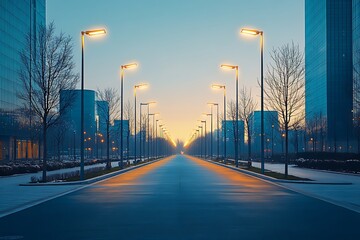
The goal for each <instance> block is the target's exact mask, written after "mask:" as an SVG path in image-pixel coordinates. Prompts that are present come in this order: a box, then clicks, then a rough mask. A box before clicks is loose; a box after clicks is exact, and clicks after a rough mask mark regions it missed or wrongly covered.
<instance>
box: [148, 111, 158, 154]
mask: <svg viewBox="0 0 360 240" xmlns="http://www.w3.org/2000/svg"><path fill="white" fill-rule="evenodd" d="M158 114H159V113H148V120H149V121H150V117H153V126H152V133H151V145H152V153H151V155H152V156H154V153H155V151H154V150H155V147H154V130H155V116H156V115H158ZM149 133H150V132H149ZM148 149H149V150H148V152H149V155H148V158H150V134H149V136H148Z"/></svg>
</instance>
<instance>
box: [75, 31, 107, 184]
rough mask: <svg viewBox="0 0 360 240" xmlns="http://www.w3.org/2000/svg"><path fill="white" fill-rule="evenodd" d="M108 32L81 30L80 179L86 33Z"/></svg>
mask: <svg viewBox="0 0 360 240" xmlns="http://www.w3.org/2000/svg"><path fill="white" fill-rule="evenodd" d="M103 34H106V30H105V29H92V30H87V31H81V110H80V114H81V116H80V121H81V129H80V156H81V157H80V180H84V51H85V35H87V36H89V37H92V36H97V35H103Z"/></svg>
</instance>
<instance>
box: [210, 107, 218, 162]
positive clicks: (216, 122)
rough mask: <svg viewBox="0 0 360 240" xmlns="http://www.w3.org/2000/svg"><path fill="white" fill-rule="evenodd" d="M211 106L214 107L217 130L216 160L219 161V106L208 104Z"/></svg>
mask: <svg viewBox="0 0 360 240" xmlns="http://www.w3.org/2000/svg"><path fill="white" fill-rule="evenodd" d="M208 104H211V105H212V106H216V128H217V137H216V138H217V140H216V143H217V158H218V159H219V151H220V150H219V149H220V142H219V138H220V129H219V104H218V103H208Z"/></svg>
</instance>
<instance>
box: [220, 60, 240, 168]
mask: <svg viewBox="0 0 360 240" xmlns="http://www.w3.org/2000/svg"><path fill="white" fill-rule="evenodd" d="M220 67H221V68H223V69H231V70H235V81H236V89H235V93H236V101H235V102H236V113H235V116H236V117H235V118H236V119H235V120H236V124H235V139H234V140H235V164H236V167H239V159H238V158H239V148H238V147H239V146H238V138H239V66H237V65H228V64H222V65H220Z"/></svg>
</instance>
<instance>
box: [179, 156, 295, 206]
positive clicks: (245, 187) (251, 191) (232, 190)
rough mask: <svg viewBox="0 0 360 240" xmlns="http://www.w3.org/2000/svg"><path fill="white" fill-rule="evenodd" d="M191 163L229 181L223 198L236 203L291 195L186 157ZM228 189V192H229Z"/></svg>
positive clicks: (225, 169) (260, 182)
mask: <svg viewBox="0 0 360 240" xmlns="http://www.w3.org/2000/svg"><path fill="white" fill-rule="evenodd" d="M186 157H187V158H188V159H190V160H191V161H193V162H195V163H196V164H198V165H200V166H201V167H203V168H206V169H207V170H209V171H211V172H214V173H216V174H217V175H219V176H220V177H221V178H223V179H225V180H227V181H228V182H227V184H226V185H227V187H226V188H223V190H222V191H223V192H222V194H223V197H228V198H230V199H231V200H235V201H249V202H254V201H267V200H270V197H271V196H279V195H289V193H288V192H284V191H279V189H278V188H277V187H275V186H273V185H271V184H269V183H266V182H264V181H261V180H259V179H256V178H254V177H250V176H247V175H245V174H242V173H240V172H237V171H234V170H231V169H229V168H225V167H222V166H219V165H216V164H212V163H209V162H207V161H204V160H201V159H199V158H196V157H192V156H186ZM227 189H228V190H227Z"/></svg>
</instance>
